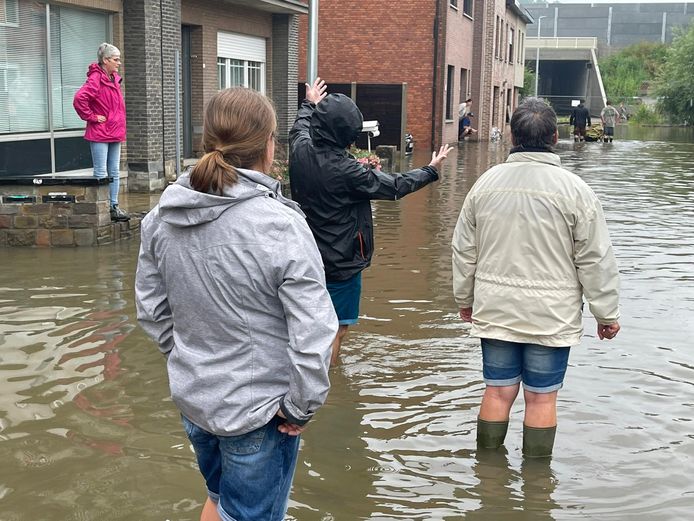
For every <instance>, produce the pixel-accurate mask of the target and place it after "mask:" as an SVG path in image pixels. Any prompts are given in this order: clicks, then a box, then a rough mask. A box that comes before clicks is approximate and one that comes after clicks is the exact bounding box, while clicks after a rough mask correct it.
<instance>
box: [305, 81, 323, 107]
mask: <svg viewBox="0 0 694 521" xmlns="http://www.w3.org/2000/svg"><path fill="white" fill-rule="evenodd" d="M305 85H306V99H307V100H309V101H310V102H311V103H313V104H314V105H318V103H320V101H321V100H322V99H323V98H325V97H326V96H327V95H328V94H327V92H326V91H327V90H328V86H327V85H326V84H325V82H324V81H323V80H321V79H320V78H316V79H315V80H313V85H309V84H308V83H306V84H305Z"/></svg>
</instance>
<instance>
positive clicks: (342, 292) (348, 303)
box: [327, 272, 361, 326]
mask: <svg viewBox="0 0 694 521" xmlns="http://www.w3.org/2000/svg"><path fill="white" fill-rule="evenodd" d="M327 287H328V293H330V298H331V299H332V301H333V307H334V308H335V313H337V319H338V321H339V324H340V325H341V326H349V325H351V324H356V323H357V321H358V320H359V300H360V299H361V272H359V273H357V274H356V275H354V276H353V277H352V278H351V279H347V280H341V281H339V282H328V284H327Z"/></svg>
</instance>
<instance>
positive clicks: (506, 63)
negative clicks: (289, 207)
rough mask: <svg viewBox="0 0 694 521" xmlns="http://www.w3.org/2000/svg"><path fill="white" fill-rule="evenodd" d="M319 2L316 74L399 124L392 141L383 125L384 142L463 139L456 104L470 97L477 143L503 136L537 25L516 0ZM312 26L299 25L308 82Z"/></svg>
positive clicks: (302, 71) (368, 114)
mask: <svg viewBox="0 0 694 521" xmlns="http://www.w3.org/2000/svg"><path fill="white" fill-rule="evenodd" d="M319 5H320V12H319V36H318V40H319V57H318V74H319V75H320V76H321V77H322V78H324V79H325V80H326V81H327V82H328V84H329V85H330V86H331V87H332V89H331V90H332V91H333V92H334V91H335V90H337V91H339V92H343V93H345V94H347V95H352V96H353V97H354V98H356V101H357V104H358V105H359V106H360V108H361V109H362V111H363V112H364V116H365V118H366V119H378V120H379V121H381V120H382V119H384V118H386V119H387V122H388V123H389V125H390V126H391V127H396V128H395V133H394V134H391V135H387V134H386V133H387V132H388V130H389V129H388V126H387V125H386V127H385V128H384V125H383V123H384V121H381V124H382V125H381V130H382V135H385V137H384V138H383V139H382V140H381V141H383V140H385V139H387V140H388V141H385V142H387V143H388V144H398V143H399V135H400V134H401V133H402V132H404V131H406V130H407V131H409V132H411V133H412V134H413V136H414V139H415V141H416V142H418V143H421V144H424V146H427V147H430V146H436V145H438V144H440V143H443V142H446V143H451V142H455V141H457V134H458V106H459V105H460V103H461V102H463V101H465V99H467V98H468V97H472V98H473V112H474V113H475V115H476V116H475V118H480V119H475V118H473V125H474V126H480V127H482V128H481V129H480V132H479V133H478V134H477V136H478V137H479V139H483V140H484V139H488V138H489V131H490V129H491V127H492V126H500V127H501V128H502V129H503V125H504V121H505V119H506V114H507V113H508V112H509V110H508V109H510V110H513V108H514V107H515V104H516V102H517V89H518V88H519V87H521V86H522V84H523V72H522V71H523V58H522V49H523V43H522V42H523V38H524V33H525V24H526V23H527V22H528V21H531V19H530V17H529V15H528V14H527V12H525V11H524V9H523V8H522V7H520V5H519V4H518V3H517V2H516V1H514V0H495V1H493V2H484V1H482V0H399V1H395V0H382V1H379V2H371V3H369V6H368V8H365V7H364V2H362V1H360V0H321V1H320V4H319ZM306 24H307V19H306V18H302V19H301V28H300V31H299V38H300V40H299V42H300V43H299V49H300V60H299V78H300V82H301V83H303V82H304V81H305V80H306V77H305V76H306V54H305V50H306V33H307V25H306ZM502 47H503V49H502ZM504 80H506V81H505V82H504ZM403 83H406V84H407V89H406V94H405V96H404V99H402V100H401V99H399V98H400V97H401V93H402V89H401V88H400V87H399V86H401V85H402V84H403ZM379 87H380V88H379ZM495 89H496V90H495ZM300 90H301V87H300ZM509 92H510V94H509ZM386 105H388V106H387V107H386ZM401 108H402V109H403V112H404V116H405V120H406V128H405V129H403V128H401V124H400V114H399V113H398V114H393V112H398V111H399V110H400V109H401ZM480 109H481V110H480ZM478 113H479V114H478Z"/></svg>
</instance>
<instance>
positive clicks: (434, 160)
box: [429, 145, 453, 170]
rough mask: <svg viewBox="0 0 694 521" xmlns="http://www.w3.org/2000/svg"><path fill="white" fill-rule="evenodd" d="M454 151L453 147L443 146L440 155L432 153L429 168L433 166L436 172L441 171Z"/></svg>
mask: <svg viewBox="0 0 694 521" xmlns="http://www.w3.org/2000/svg"><path fill="white" fill-rule="evenodd" d="M451 150H453V147H451V146H448V145H441V148H439V151H438V153H437V152H436V151H434V152H432V153H431V162H430V163H429V166H433V167H434V168H435V169H436V170H440V169H441V165H442V164H443V161H444V160H445V159H446V158H447V157H448V153H449V152H450V151H451Z"/></svg>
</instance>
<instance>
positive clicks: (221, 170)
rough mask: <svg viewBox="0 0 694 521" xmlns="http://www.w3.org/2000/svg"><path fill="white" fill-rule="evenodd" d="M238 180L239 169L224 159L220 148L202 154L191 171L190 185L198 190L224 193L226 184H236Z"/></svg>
mask: <svg viewBox="0 0 694 521" xmlns="http://www.w3.org/2000/svg"><path fill="white" fill-rule="evenodd" d="M238 180H239V173H238V171H237V170H236V168H235V167H233V166H232V165H231V164H229V163H227V162H226V161H225V160H224V154H223V153H222V151H221V150H220V149H214V150H212V151H211V152H208V153H206V154H205V155H204V156H202V157H201V158H200V160H199V161H198V162H197V164H196V165H195V166H194V167H193V171H192V172H191V173H190V185H191V186H192V187H193V190H197V191H198V192H207V193H213V194H217V193H222V190H224V187H225V186H231V185H234V184H236V183H237V182H238Z"/></svg>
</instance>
